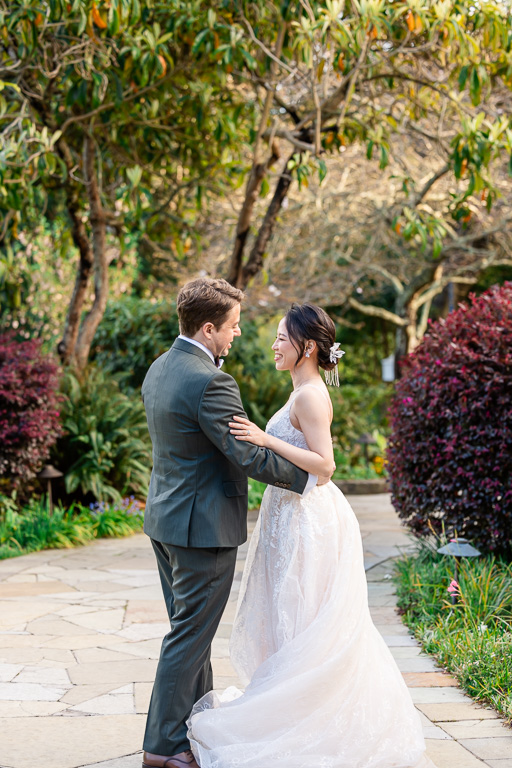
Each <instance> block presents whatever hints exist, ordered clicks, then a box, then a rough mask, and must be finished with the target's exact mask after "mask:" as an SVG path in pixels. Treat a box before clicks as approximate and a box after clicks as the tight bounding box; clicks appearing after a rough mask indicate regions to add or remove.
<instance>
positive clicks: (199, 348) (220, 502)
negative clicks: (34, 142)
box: [142, 278, 317, 768]
mask: <svg viewBox="0 0 512 768" xmlns="http://www.w3.org/2000/svg"><path fill="white" fill-rule="evenodd" d="M243 298H244V294H243V293H242V291H239V290H238V289H236V288H233V287H232V286H231V285H230V284H229V283H227V282H226V281H225V280H214V279H208V278H200V279H198V280H193V281H192V282H189V283H187V284H186V285H185V286H184V287H183V288H182V289H181V290H180V292H179V294H178V298H177V310H178V317H179V322H180V331H181V334H180V336H179V337H178V338H177V339H176V341H175V342H174V344H173V346H172V347H171V348H170V349H169V350H168V352H166V353H165V354H163V355H162V356H161V357H159V358H158V359H157V360H155V362H154V363H153V365H152V366H151V368H150V369H149V371H148V373H147V375H146V378H145V380H144V383H143V385H142V399H143V401H144V406H145V408H146V415H147V420H148V428H149V432H150V435H151V440H152V443H153V472H152V475H151V483H150V486H149V494H148V499H147V503H146V513H145V520H144V531H145V532H146V533H147V534H148V536H150V537H151V543H152V545H153V549H154V551H155V555H156V559H157V564H158V569H159V573H160V580H161V583H162V589H163V593H164V598H165V603H166V606H167V611H168V613H169V619H170V622H171V631H170V632H169V633H168V634H167V635H166V636H165V637H164V639H163V642H162V648H161V652H160V660H159V662H158V668H157V671H156V678H155V683H154V687H153V693H152V696H151V703H150V705H149V713H148V719H147V725H146V733H145V737H144V750H145V751H144V757H143V763H142V765H143V767H144V768H198V766H197V763H196V761H195V760H194V757H193V755H192V753H191V752H190V745H189V742H188V739H187V727H186V720H187V718H188V716H189V715H190V711H191V709H192V706H193V704H194V703H195V702H196V701H197V700H198V699H200V698H201V696H203V695H204V694H205V693H207V692H208V691H210V690H211V689H212V683H213V677H212V669H211V665H210V652H211V643H212V640H213V637H214V635H215V632H216V630H217V627H218V625H219V622H220V619H221V616H222V613H223V611H224V608H225V606H226V602H227V600H228V596H229V591H230V588H231V584H232V581H233V576H234V571H235V561H236V553H237V547H238V546H239V545H240V544H242V543H243V542H244V541H245V539H246V538H247V477H248V476H250V477H254V478H256V479H257V480H261V481H262V482H264V483H269V484H271V485H275V486H277V487H279V488H286V489H289V490H291V491H295V492H296V493H303V492H307V491H308V490H309V488H310V487H313V486H314V484H315V483H316V481H317V478H315V477H314V476H310V477H309V479H308V474H307V473H306V472H304V471H303V470H301V469H298V468H297V467H295V466H294V465H293V464H291V463H290V462H288V461H286V459H283V458H281V457H279V456H277V455H276V454H274V453H272V451H269V450H267V449H265V448H259V447H257V446H255V445H251V444H250V443H247V442H243V441H238V440H235V438H234V437H233V436H232V435H231V434H230V432H229V427H228V422H229V421H230V420H232V418H233V416H235V415H239V416H244V415H245V413H244V409H243V406H242V402H241V399H240V392H239V390H238V386H237V384H236V382H235V380H234V379H233V378H232V377H231V376H229V375H228V374H227V373H223V372H222V371H221V364H222V360H221V359H220V358H221V357H222V356H223V355H227V354H228V352H229V349H230V347H231V343H232V342H233V340H234V338H235V336H240V333H241V331H240V327H239V320H240V304H241V301H242V299H243Z"/></svg>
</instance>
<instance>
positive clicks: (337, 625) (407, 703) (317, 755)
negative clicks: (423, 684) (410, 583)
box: [189, 385, 434, 768]
mask: <svg viewBox="0 0 512 768" xmlns="http://www.w3.org/2000/svg"><path fill="white" fill-rule="evenodd" d="M310 386H314V385H310ZM291 402H293V401H292V400H290V401H289V402H288V403H287V404H286V405H285V406H284V407H283V408H282V409H281V410H280V411H278V412H277V413H276V414H274V416H273V417H272V418H271V419H270V421H269V423H268V425H267V431H268V432H269V433H270V434H272V435H275V436H276V437H279V438H281V439H282V440H285V441H286V442H288V443H291V444H292V445H296V446H298V447H300V448H306V449H307V447H308V446H307V443H306V440H305V438H304V435H303V433H302V432H300V431H299V430H297V429H295V427H294V426H293V425H292V423H291V421H290V406H291ZM231 660H232V663H233V666H234V667H235V669H236V671H237V673H238V675H239V677H240V678H241V680H242V681H243V682H244V684H246V688H245V692H243V693H242V692H241V691H238V690H237V689H236V688H229V689H228V690H227V691H226V692H225V693H224V694H219V693H216V692H214V691H212V692H211V693H209V694H207V695H206V696H204V697H203V698H202V699H200V700H199V701H198V702H197V704H196V705H195V706H194V709H193V710H192V714H191V717H190V720H189V738H190V742H191V747H192V751H193V753H194V755H195V757H196V760H197V761H198V763H199V765H200V766H201V768H235V767H236V768H270V766H271V765H272V764H273V763H274V762H275V763H276V765H277V766H279V768H312V767H313V766H314V767H315V768H317V767H319V766H321V767H322V768H429V767H431V768H434V766H433V764H432V763H431V761H430V760H429V759H428V758H426V757H425V754H424V750H425V743H424V740H423V735H422V729H421V723H420V719H419V715H418V713H417V711H416V709H415V707H414V705H413V703H412V700H411V697H410V695H409V692H408V690H407V687H406V685H405V683H404V681H403V678H402V675H401V674H400V672H399V670H398V668H397V666H396V664H395V661H394V659H393V657H392V655H391V653H390V651H389V649H388V648H387V646H386V644H385V642H384V640H383V639H382V637H381V635H380V634H379V631H378V630H377V629H376V628H375V626H374V625H373V623H372V620H371V617H370V612H369V609H368V596H367V584H366V578H365V572H364V562H363V548H362V542H361V534H360V531H359V525H358V522H357V519H356V517H355V515H354V512H353V511H352V508H351V507H350V505H349V503H348V502H347V500H346V499H345V497H344V496H343V494H342V493H341V491H340V490H339V489H338V488H337V487H336V486H335V485H334V484H333V483H332V482H329V483H327V484H326V485H322V486H318V487H316V488H314V489H313V490H312V491H310V492H309V493H308V494H307V495H306V496H305V497H301V496H299V495H298V494H295V493H292V492H291V491H286V490H283V489H281V488H275V487H273V486H268V488H267V489H266V491H265V494H264V497H263V501H262V505H261V511H260V515H259V519H258V522H257V525H256V528H255V531H254V534H253V536H252V539H251V543H250V546H249V552H248V556H247V562H246V566H245V570H244V574H243V578H242V584H241V588H240V596H239V601H238V609H237V615H236V618H235V622H234V627H233V634H232V638H231Z"/></svg>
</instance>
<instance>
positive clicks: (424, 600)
mask: <svg viewBox="0 0 512 768" xmlns="http://www.w3.org/2000/svg"><path fill="white" fill-rule="evenodd" d="M438 546H439V541H438V540H432V541H424V542H421V543H419V544H418V546H417V550H416V552H415V554H414V555H408V556H405V557H402V558H400V559H399V560H397V561H396V565H395V583H396V585H397V596H398V607H399V609H400V611H401V612H402V613H403V618H404V621H405V623H406V624H407V625H408V626H409V627H411V629H412V630H413V631H414V633H415V634H416V637H417V638H418V639H419V640H420V642H421V643H422V644H423V646H424V648H425V650H426V651H427V652H428V653H432V654H433V655H434V656H436V658H437V659H438V660H439V662H440V663H441V664H442V665H443V666H445V667H447V668H448V669H449V670H450V672H451V673H452V674H453V675H454V676H455V677H456V678H457V679H458V681H459V682H460V684H461V685H462V687H463V688H464V689H465V690H466V691H467V692H468V693H469V694H470V695H471V696H473V697H474V698H475V699H477V700H478V701H482V702H488V703H490V704H491V705H492V706H494V707H495V708H496V709H497V710H498V711H499V712H501V713H502V714H503V715H505V716H506V717H508V718H512V654H511V650H512V563H507V562H505V561H503V560H499V559H495V558H494V557H482V558H478V559H475V560H471V561H470V560H462V562H461V564H460V567H459V569H458V572H457V573H456V572H455V565H454V560H453V558H450V557H447V556H442V555H439V554H437V552H436V549H437V547H438ZM454 577H456V580H457V584H458V599H457V602H456V604H455V605H453V604H452V601H451V599H450V594H449V592H448V587H449V585H450V583H451V582H452V580H453V579H454Z"/></svg>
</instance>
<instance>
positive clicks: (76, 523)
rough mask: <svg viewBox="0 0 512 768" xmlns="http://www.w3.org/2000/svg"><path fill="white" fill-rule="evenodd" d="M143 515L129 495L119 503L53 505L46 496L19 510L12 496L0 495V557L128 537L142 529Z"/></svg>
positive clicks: (0, 558)
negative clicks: (50, 505) (49, 503)
mask: <svg viewBox="0 0 512 768" xmlns="http://www.w3.org/2000/svg"><path fill="white" fill-rule="evenodd" d="M143 520H144V516H143V514H142V513H141V511H140V509H139V506H138V504H137V502H136V501H135V500H134V499H133V497H132V498H130V499H124V500H123V501H122V502H120V503H119V504H115V503H112V504H105V503H103V502H101V503H97V504H94V505H91V506H90V507H84V506H82V505H81V504H72V505H71V506H70V507H69V508H67V509H64V508H63V507H61V506H57V507H54V509H53V513H52V514H50V510H49V506H48V501H47V499H46V498H43V499H38V500H32V501H31V502H30V504H28V505H27V506H26V507H24V508H22V509H19V508H18V507H17V505H16V502H15V500H14V499H12V498H6V497H0V560H2V559H5V558H8V557H16V556H18V555H23V554H27V553H28V552H38V551H40V550H42V549H69V548H71V547H76V546H81V545H83V544H88V543H89V542H90V541H93V539H99V538H105V537H121V536H128V535H130V534H132V533H135V532H136V531H140V530H142V525H143Z"/></svg>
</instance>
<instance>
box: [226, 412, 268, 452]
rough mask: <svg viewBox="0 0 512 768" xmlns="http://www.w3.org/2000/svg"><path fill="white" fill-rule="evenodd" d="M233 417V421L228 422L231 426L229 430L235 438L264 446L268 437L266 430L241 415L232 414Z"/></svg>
mask: <svg viewBox="0 0 512 768" xmlns="http://www.w3.org/2000/svg"><path fill="white" fill-rule="evenodd" d="M233 419H234V421H230V422H229V426H230V427H231V429H230V430H229V431H230V432H231V434H232V435H235V439H236V440H245V442H247V443H252V444H253V445H259V446H261V447H262V448H265V446H266V444H267V437H268V435H267V434H266V432H264V431H263V430H262V429H260V428H259V427H258V426H257V425H256V424H254V422H252V421H249V419H245V418H243V416H233Z"/></svg>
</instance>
